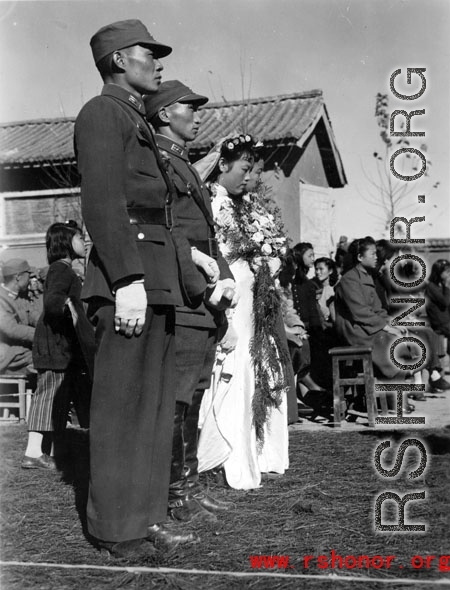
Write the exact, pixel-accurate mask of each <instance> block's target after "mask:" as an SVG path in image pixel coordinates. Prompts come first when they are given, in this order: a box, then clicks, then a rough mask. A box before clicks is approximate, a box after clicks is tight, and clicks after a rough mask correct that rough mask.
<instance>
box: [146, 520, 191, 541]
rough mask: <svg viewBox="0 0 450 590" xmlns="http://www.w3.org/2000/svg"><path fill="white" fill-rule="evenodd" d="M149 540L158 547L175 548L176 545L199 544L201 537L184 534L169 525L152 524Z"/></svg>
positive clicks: (149, 528) (148, 531)
mask: <svg viewBox="0 0 450 590" xmlns="http://www.w3.org/2000/svg"><path fill="white" fill-rule="evenodd" d="M147 539H148V540H149V541H151V542H152V543H153V544H154V545H155V546H156V547H158V546H159V545H166V546H169V547H175V546H176V545H187V544H188V543H198V542H199V541H200V539H199V536H198V535H197V534H196V533H183V532H181V531H177V530H176V527H174V526H170V525H169V524H168V523H164V524H152V525H151V526H149V527H148V529H147Z"/></svg>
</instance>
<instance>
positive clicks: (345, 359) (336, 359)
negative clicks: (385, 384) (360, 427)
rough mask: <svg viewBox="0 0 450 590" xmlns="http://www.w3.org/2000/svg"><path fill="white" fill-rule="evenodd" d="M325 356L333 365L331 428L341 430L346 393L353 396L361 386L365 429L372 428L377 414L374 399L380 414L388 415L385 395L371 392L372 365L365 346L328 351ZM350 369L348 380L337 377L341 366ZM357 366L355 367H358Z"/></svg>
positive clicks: (373, 387) (372, 380)
mask: <svg viewBox="0 0 450 590" xmlns="http://www.w3.org/2000/svg"><path fill="white" fill-rule="evenodd" d="M329 354H331V357H332V364H333V413H334V425H335V426H341V421H342V420H344V419H345V417H346V412H347V401H346V393H347V391H348V389H351V392H352V394H353V395H355V391H356V386H357V385H364V394H365V397H366V405H367V418H368V421H369V426H372V427H373V426H375V418H376V416H377V414H378V409H377V399H380V404H381V411H382V413H383V414H387V413H388V406H387V401H386V395H385V394H384V393H378V392H375V378H374V375H373V365H372V348H371V347H369V346H367V347H366V346H338V347H335V348H331V349H330V350H329ZM342 363H345V367H351V376H349V377H346V376H344V375H343V373H341V364H342ZM358 364H359V367H358Z"/></svg>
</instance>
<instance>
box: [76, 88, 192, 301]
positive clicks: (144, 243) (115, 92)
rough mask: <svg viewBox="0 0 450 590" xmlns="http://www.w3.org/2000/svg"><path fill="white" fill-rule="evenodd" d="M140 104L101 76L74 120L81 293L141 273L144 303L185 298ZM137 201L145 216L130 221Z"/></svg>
mask: <svg viewBox="0 0 450 590" xmlns="http://www.w3.org/2000/svg"><path fill="white" fill-rule="evenodd" d="M144 112H145V109H144V105H143V103H142V101H140V100H138V99H137V98H136V97H134V96H133V95H131V94H130V93H129V92H127V91H126V90H125V89H124V88H122V87H120V86H116V85H114V84H106V85H105V86H104V88H103V91H102V94H101V96H97V97H95V98H93V99H91V100H90V101H89V102H88V103H87V104H86V105H85V106H84V107H83V109H82V110H81V112H80V114H79V115H78V118H77V121H76V123H75V151H76V154H77V160H78V169H79V172H80V175H81V187H82V192H83V195H85V197H84V199H83V202H82V212H83V218H84V220H85V223H86V227H87V229H88V232H89V234H90V236H91V238H92V241H93V243H94V248H93V250H92V252H91V255H90V257H89V263H88V267H87V272H86V280H85V283H84V286H83V293H82V296H83V298H84V299H89V298H91V297H95V296H99V297H104V298H106V299H109V300H114V297H113V295H112V290H113V289H114V286H115V285H118V284H120V283H121V281H123V280H124V279H127V280H129V279H130V277H132V278H142V277H143V278H144V280H145V289H146V291H147V298H148V303H149V304H150V305H178V304H181V303H182V301H183V300H182V296H181V291H180V287H179V277H178V270H177V264H176V252H175V247H174V244H173V241H172V238H171V234H170V231H169V229H168V228H167V227H166V225H165V223H164V215H165V212H164V206H165V202H166V198H167V192H168V189H167V186H166V183H165V181H164V178H163V177H162V175H161V172H160V170H159V168H158V162H157V159H156V157H155V154H154V151H152V149H149V143H150V148H154V147H155V146H152V145H151V139H152V138H151V136H150V137H149V130H148V128H147V123H146V121H145V120H144V118H143V114H144ZM130 119H131V120H132V121H131V122H132V124H130ZM139 208H145V209H146V210H147V215H149V217H148V218H146V219H143V220H141V221H143V223H139V222H138V223H130V218H132V217H133V213H134V212H135V210H136V209H139ZM149 210H151V211H149ZM138 221H139V219H138Z"/></svg>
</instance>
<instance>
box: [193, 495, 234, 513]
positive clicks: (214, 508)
mask: <svg viewBox="0 0 450 590" xmlns="http://www.w3.org/2000/svg"><path fill="white" fill-rule="evenodd" d="M194 498H195V500H197V502H198V503H199V504H200V506H202V507H203V508H204V509H205V510H206V511H209V513H211V512H226V511H228V510H234V509H235V508H236V504H233V502H226V501H225V500H218V499H217V498H213V497H212V496H210V495H209V494H207V493H206V492H204V491H201V492H198V493H197V494H194Z"/></svg>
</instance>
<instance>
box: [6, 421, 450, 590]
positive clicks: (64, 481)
mask: <svg viewBox="0 0 450 590" xmlns="http://www.w3.org/2000/svg"><path fill="white" fill-rule="evenodd" d="M0 437H1V438H0V441H1V448H2V462H1V473H0V475H1V484H2V494H1V520H0V524H1V536H2V552H1V556H2V560H3V561H12V560H14V561H22V562H37V563H42V562H50V563H66V564H92V565H112V566H131V565H134V566H163V567H174V568H175V567H176V568H184V569H201V570H221V571H241V572H251V571H252V569H251V567H250V562H249V556H250V555H259V554H261V555H271V554H273V555H289V557H290V562H289V564H290V565H292V566H294V567H293V568H292V569H291V568H288V569H287V570H286V572H285V573H286V577H284V578H276V577H273V578H256V577H252V578H237V579H235V578H230V577H225V576H214V577H211V576H200V575H186V574H162V573H158V574H149V573H137V574H136V573H130V572H123V571H122V572H113V571H95V570H70V569H67V570H63V569H51V568H45V569H43V568H35V567H33V568H28V567H23V566H8V567H3V568H2V579H1V582H2V588H4V589H5V590H23V589H28V588H36V589H42V590H46V589H52V590H54V589H57V590H65V589H68V590H69V589H70V590H75V589H80V588H86V589H89V590H91V589H97V588H98V589H106V588H111V589H112V588H127V589H140V588H146V589H148V588H168V589H169V588H170V589H171V588H174V589H182V590H191V589H192V590H194V589H196V590H197V589H199V590H203V589H207V588H215V589H217V590H225V589H227V590H228V589H234V588H236V589H237V588H249V589H250V588H257V589H265V588H274V589H284V588H289V589H290V588H308V589H309V588H311V589H312V590H316V589H319V588H320V589H321V590H325V589H327V588H336V587H338V588H339V589H340V590H341V589H342V590H347V588H348V589H350V588H352V589H356V588H358V587H359V584H358V583H356V584H355V583H349V582H344V581H341V582H337V581H336V580H333V579H332V578H330V580H319V579H317V580H298V579H297V580H295V579H292V578H289V575H290V574H292V573H309V574H317V575H327V574H328V575H329V574H333V573H335V574H341V575H352V576H361V575H363V576H365V575H369V576H372V577H378V578H381V577H382V578H389V579H390V580H391V587H393V588H395V587H397V584H396V583H395V579H396V578H404V577H408V578H413V579H418V580H420V579H439V578H442V577H443V576H444V575H446V574H444V573H440V572H439V571H438V567H437V562H436V560H434V561H433V562H431V563H430V567H429V569H425V568H422V569H414V568H413V567H412V566H411V558H412V557H413V556H414V555H420V556H422V557H426V556H427V555H436V556H439V555H446V554H449V547H448V531H449V528H450V522H449V521H450V519H449V503H448V485H449V483H450V461H449V457H450V431H449V430H448V429H442V430H433V431H429V432H428V431H423V430H421V431H420V432H416V433H415V432H414V431H409V432H408V433H407V434H405V436H403V437H401V438H402V439H403V438H415V437H416V438H418V439H419V440H422V441H424V442H426V445H427V448H428V449H429V456H428V465H427V469H426V471H425V473H424V475H423V476H421V477H420V478H419V479H418V480H409V479H408V478H407V473H408V472H409V471H411V470H413V469H415V468H416V467H417V464H418V461H417V457H418V454H417V453H416V452H414V451H408V453H407V454H406V455H405V458H404V462H403V468H402V471H401V472H400V475H399V476H398V478H397V479H385V478H382V477H381V476H379V475H378V474H377V472H376V470H375V468H374V461H373V456H374V450H375V448H376V446H377V445H378V444H379V443H380V442H381V441H383V440H387V439H391V440H392V446H393V447H394V448H395V449H396V448H398V444H399V443H398V442H397V441H398V440H399V437H398V433H396V438H394V437H392V436H390V433H389V432H387V431H386V432H384V433H381V432H380V431H375V432H372V431H371V432H364V433H361V432H345V433H344V432H334V431H330V432H328V431H325V432H324V431H320V432H302V431H301V430H297V431H296V432H292V433H291V435H290V461H291V467H290V469H289V471H288V472H287V473H286V475H284V476H283V477H275V478H270V479H265V480H264V482H263V486H262V487H261V488H259V489H257V490H250V491H238V490H231V489H228V488H225V487H223V486H221V485H216V484H215V481H214V480H213V479H211V478H209V479H208V480H207V483H208V485H209V486H210V491H211V493H213V495H215V496H217V497H219V498H224V499H225V498H226V499H227V500H232V501H233V502H234V503H235V504H236V509H235V510H234V511H233V512H231V513H228V514H226V515H223V516H222V515H220V516H219V523H218V524H214V525H211V524H207V523H205V524H198V525H196V528H195V530H196V531H197V532H198V534H199V535H200V538H201V543H199V544H197V545H192V546H188V547H178V548H177V549H176V550H173V551H171V552H157V553H156V555H153V556H149V557H148V559H147V560H146V561H145V562H141V563H130V562H127V561H125V560H114V559H112V558H110V557H108V556H107V555H105V554H103V553H101V552H99V551H97V550H96V549H95V548H94V547H93V546H92V545H91V544H90V543H89V541H88V539H87V536H86V526H85V507H86V498H87V485H88V440H87V433H86V432H85V431H83V430H80V429H75V428H71V429H69V430H68V431H67V435H66V441H67V448H68V455H67V457H66V458H65V460H64V462H63V463H62V464H61V470H60V471H58V472H56V473H55V472H47V471H44V470H28V471H26V470H22V469H21V468H20V461H21V459H22V455H23V451H24V449H25V444H26V427H25V425H14V424H7V425H1V426H0ZM383 459H384V455H383ZM386 464H388V463H387V462H386ZM408 466H409V469H408V468H407V467H408ZM205 481H206V478H205ZM386 490H391V491H394V492H396V493H397V494H398V495H399V496H401V497H402V496H403V495H404V494H406V493H411V492H417V491H421V490H425V492H426V499H425V500H424V501H420V502H410V503H409V504H408V507H407V511H406V514H407V521H408V522H420V523H426V525H427V531H426V532H425V533H411V532H405V533H403V532H402V533H379V532H378V533H376V532H375V531H374V511H373V504H374V501H375V499H376V498H377V497H378V495H379V494H381V493H382V492H383V491H386ZM395 514H396V511H395V510H394V509H393V508H391V507H388V508H387V510H386V516H387V517H389V516H390V515H391V516H392V518H395ZM191 528H192V527H191ZM331 550H334V551H335V552H336V553H337V554H339V555H340V556H343V557H345V556H349V555H354V556H359V555H369V556H371V557H373V556H374V555H380V556H387V555H394V556H395V560H394V561H393V562H392V564H391V567H390V569H386V568H384V567H383V568H381V569H373V568H370V569H358V568H356V569H352V570H349V569H338V568H335V569H332V568H331V567H328V569H320V568H318V564H317V559H316V558H317V557H318V556H319V555H325V556H326V557H327V558H328V559H330V558H331ZM306 555H312V556H314V559H312V560H311V561H310V564H309V568H308V569H304V568H303V558H304V556H306ZM400 565H402V566H403V568H400V567H399V566H400ZM261 571H267V570H263V569H262V570H261ZM276 571H277V572H278V570H276ZM280 571H283V572H284V570H280ZM363 584H364V583H363V582H361V585H363ZM377 587H380V588H381V587H384V586H382V585H380V584H377V583H376V582H375V581H374V582H370V588H371V590H372V589H375V590H376V588H377ZM402 587H403V588H405V587H407V586H402ZM416 588H420V584H419V585H417V586H416Z"/></svg>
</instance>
